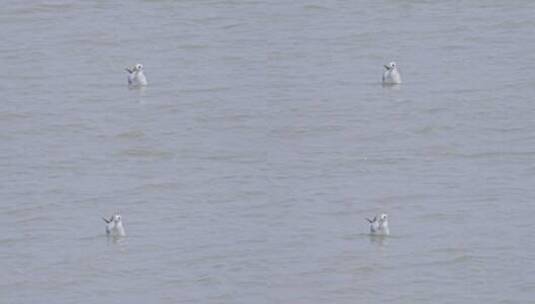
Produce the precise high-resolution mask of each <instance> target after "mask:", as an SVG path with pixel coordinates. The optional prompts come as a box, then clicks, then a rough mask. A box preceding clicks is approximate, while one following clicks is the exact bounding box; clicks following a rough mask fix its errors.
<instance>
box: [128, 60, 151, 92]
mask: <svg viewBox="0 0 535 304" xmlns="http://www.w3.org/2000/svg"><path fill="white" fill-rule="evenodd" d="M125 71H127V72H128V85H129V86H131V87H140V86H146V85H147V77H145V74H143V65H142V64H140V63H138V64H136V65H134V66H133V67H130V68H126V69H125Z"/></svg>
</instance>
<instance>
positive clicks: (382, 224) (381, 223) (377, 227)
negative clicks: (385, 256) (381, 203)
mask: <svg viewBox="0 0 535 304" xmlns="http://www.w3.org/2000/svg"><path fill="white" fill-rule="evenodd" d="M366 220H368V222H370V233H371V234H373V235H389V234H390V230H389V229H388V215H386V213H383V214H381V215H380V216H379V219H378V218H377V216H375V217H374V218H373V219H371V220H370V219H369V218H366Z"/></svg>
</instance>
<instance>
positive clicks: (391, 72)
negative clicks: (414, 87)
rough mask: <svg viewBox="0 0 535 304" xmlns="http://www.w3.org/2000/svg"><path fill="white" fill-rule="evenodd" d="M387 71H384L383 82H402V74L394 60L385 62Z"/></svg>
mask: <svg viewBox="0 0 535 304" xmlns="http://www.w3.org/2000/svg"><path fill="white" fill-rule="evenodd" d="M385 68H386V71H385V72H384V73H383V84H400V83H401V75H400V74H399V70H398V68H397V65H396V63H395V62H394V61H392V62H390V63H389V64H385Z"/></svg>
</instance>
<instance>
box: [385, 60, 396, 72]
mask: <svg viewBox="0 0 535 304" xmlns="http://www.w3.org/2000/svg"><path fill="white" fill-rule="evenodd" d="M395 68H396V63H395V62H394V61H392V62H390V63H389V64H385V69H387V70H393V69H395Z"/></svg>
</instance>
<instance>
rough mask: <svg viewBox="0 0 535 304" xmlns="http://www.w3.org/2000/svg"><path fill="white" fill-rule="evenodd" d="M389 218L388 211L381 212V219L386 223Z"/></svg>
mask: <svg viewBox="0 0 535 304" xmlns="http://www.w3.org/2000/svg"><path fill="white" fill-rule="evenodd" d="M387 220H388V215H387V214H386V213H383V214H381V216H380V217H379V221H380V222H382V223H384V222H386V221H387Z"/></svg>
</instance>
